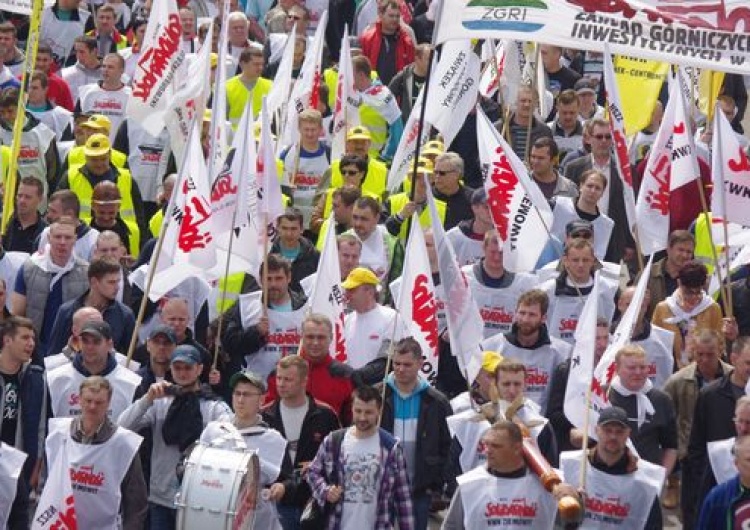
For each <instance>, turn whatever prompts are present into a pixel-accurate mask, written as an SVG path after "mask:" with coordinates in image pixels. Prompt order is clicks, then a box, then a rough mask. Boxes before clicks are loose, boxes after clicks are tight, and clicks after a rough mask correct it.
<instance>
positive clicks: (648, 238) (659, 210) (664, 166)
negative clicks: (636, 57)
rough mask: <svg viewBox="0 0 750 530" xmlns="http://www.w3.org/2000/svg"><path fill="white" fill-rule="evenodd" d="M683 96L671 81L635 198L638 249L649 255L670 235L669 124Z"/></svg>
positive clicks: (670, 142) (671, 124) (664, 247)
mask: <svg viewBox="0 0 750 530" xmlns="http://www.w3.org/2000/svg"><path fill="white" fill-rule="evenodd" d="M678 99H682V94H681V93H680V87H679V85H678V84H677V83H673V84H672V88H671V90H670V93H669V101H667V106H666V108H665V109H664V117H663V118H662V121H661V125H660V126H659V130H658V131H657V133H656V138H654V143H653V145H652V146H651V150H650V151H649V155H648V160H647V162H646V169H645V170H644V172H643V180H642V182H641V188H640V190H639V192H638V201H637V202H636V204H635V214H636V225H637V227H638V241H639V243H640V245H641V251H642V252H643V253H644V254H646V255H650V254H653V253H655V252H658V251H660V250H664V249H666V248H667V238H668V237H669V195H670V191H671V188H670V174H671V166H672V162H671V160H672V128H673V127H674V123H675V106H676V104H677V103H676V102H677V100H678Z"/></svg>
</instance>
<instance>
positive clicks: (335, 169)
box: [331, 156, 388, 197]
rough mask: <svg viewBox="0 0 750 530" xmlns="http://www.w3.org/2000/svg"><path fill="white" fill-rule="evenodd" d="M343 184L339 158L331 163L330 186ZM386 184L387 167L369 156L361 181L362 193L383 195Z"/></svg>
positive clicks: (335, 186) (334, 186) (337, 186)
mask: <svg viewBox="0 0 750 530" xmlns="http://www.w3.org/2000/svg"><path fill="white" fill-rule="evenodd" d="M343 185H344V177H343V176H342V175H341V160H340V159H339V160H334V161H333V162H332V163H331V188H340V187H341V186H343ZM387 185H388V168H387V167H386V165H385V164H383V163H382V162H381V161H380V160H376V159H374V158H373V157H372V156H370V157H369V159H368V162H367V175H366V176H365V180H364V181H362V194H363V195H374V196H377V197H385V195H386V189H385V188H386V186H387Z"/></svg>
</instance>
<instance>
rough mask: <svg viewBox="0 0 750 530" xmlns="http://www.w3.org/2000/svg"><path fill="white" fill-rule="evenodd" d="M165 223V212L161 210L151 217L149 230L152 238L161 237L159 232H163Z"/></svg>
mask: <svg viewBox="0 0 750 530" xmlns="http://www.w3.org/2000/svg"><path fill="white" fill-rule="evenodd" d="M163 222H164V211H163V210H162V209H161V208H159V210H158V211H157V212H156V213H155V214H154V215H152V216H151V219H149V221H148V229H149V230H151V236H152V237H159V232H161V225H162V223H163Z"/></svg>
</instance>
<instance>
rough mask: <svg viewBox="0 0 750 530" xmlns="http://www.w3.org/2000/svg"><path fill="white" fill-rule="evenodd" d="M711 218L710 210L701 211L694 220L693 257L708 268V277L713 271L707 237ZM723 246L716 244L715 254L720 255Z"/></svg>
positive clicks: (711, 253)
mask: <svg viewBox="0 0 750 530" xmlns="http://www.w3.org/2000/svg"><path fill="white" fill-rule="evenodd" d="M711 220H712V217H711V212H709V213H708V214H706V213H705V212H702V213H701V214H700V215H698V217H697V218H696V220H695V250H694V251H693V255H694V257H695V259H697V260H698V261H700V262H701V263H703V264H704V265H705V266H706V268H707V269H708V275H709V277H710V276H711V274H713V271H714V254H713V252H712V250H711V238H710V237H709V233H708V230H709V226H710V222H711ZM722 252H724V247H722V246H718V245H716V256H717V257H720V256H721V253H722Z"/></svg>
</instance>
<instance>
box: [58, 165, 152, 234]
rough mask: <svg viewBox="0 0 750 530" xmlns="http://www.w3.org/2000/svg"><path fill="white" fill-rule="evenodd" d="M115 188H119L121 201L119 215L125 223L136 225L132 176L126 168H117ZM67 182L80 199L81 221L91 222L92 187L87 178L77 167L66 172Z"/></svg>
mask: <svg viewBox="0 0 750 530" xmlns="http://www.w3.org/2000/svg"><path fill="white" fill-rule="evenodd" d="M117 172H118V175H117V181H116V182H115V184H116V185H117V189H118V190H120V196H121V198H122V202H121V203H120V217H121V218H122V220H123V221H125V222H126V223H128V222H132V223H133V224H135V225H136V226H137V225H138V221H137V219H136V218H135V206H134V205H133V192H132V190H133V178H132V177H131V176H130V171H128V170H127V169H118V170H117ZM68 184H69V185H70V190H71V191H72V192H73V193H75V194H76V195H77V196H78V200H79V201H81V214H80V216H79V217H80V218H81V221H84V222H85V223H90V222H91V197H92V195H93V194H94V188H93V187H92V186H91V183H90V182H89V180H88V179H87V178H86V177H85V176H84V174H83V173H81V171H80V169H77V170H76V171H74V172H73V173H68Z"/></svg>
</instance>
